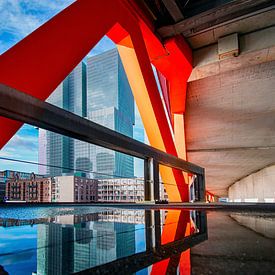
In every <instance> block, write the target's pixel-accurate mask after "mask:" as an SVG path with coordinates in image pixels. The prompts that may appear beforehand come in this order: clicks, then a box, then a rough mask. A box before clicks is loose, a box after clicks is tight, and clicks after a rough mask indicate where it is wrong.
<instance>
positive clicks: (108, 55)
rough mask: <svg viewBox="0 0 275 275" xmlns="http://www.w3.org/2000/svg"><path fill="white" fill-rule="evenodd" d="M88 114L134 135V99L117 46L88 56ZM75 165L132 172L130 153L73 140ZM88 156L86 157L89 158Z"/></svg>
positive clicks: (102, 171) (106, 174)
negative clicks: (125, 153)
mask: <svg viewBox="0 0 275 275" xmlns="http://www.w3.org/2000/svg"><path fill="white" fill-rule="evenodd" d="M87 117H88V119H89V120H92V121H94V122H96V123H98V124H101V125H103V126H105V127H108V128H110V129H112V130H115V131H118V132H120V133H122V134H124V135H126V136H129V137H133V125H134V122H135V115H134V99H133V95H132V91H131V88H130V85H129V83H128V80H127V77H126V74H125V71H124V68H123V65H122V62H121V60H120V57H119V54H118V51H117V49H113V50H110V51H108V52H105V53H103V54H100V55H97V56H93V57H90V58H88V61H87ZM74 151H75V165H76V168H77V169H81V170H87V169H89V170H90V168H91V167H92V170H93V171H96V172H98V174H95V175H94V176H95V177H97V178H104V177H105V178H106V177H110V176H112V175H118V176H122V177H133V176H134V160H133V157H131V156H127V155H124V154H121V153H117V152H114V151H111V150H108V149H105V148H101V147H98V146H95V145H89V144H85V143H83V142H80V141H76V142H75V149H74ZM88 160H89V161H88Z"/></svg>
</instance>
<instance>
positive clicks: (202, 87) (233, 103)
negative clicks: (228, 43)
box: [185, 20, 275, 196]
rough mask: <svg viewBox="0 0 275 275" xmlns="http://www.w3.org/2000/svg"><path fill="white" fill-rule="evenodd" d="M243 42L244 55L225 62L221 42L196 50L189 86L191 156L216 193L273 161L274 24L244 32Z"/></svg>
mask: <svg viewBox="0 0 275 275" xmlns="http://www.w3.org/2000/svg"><path fill="white" fill-rule="evenodd" d="M273 21H274V20H273ZM239 45H240V55H239V56H238V57H233V56H232V57H229V58H227V59H224V60H219V58H218V53H217V51H218V43H216V44H211V45H209V46H206V47H204V48H200V49H198V50H194V62H195V64H194V66H195V68H194V71H193V73H192V75H191V77H190V79H189V85H188V93H187V105H186V116H185V128H186V142H187V157H188V160H189V161H191V162H194V163H197V164H198V165H201V166H202V167H204V168H205V171H206V188H207V190H209V191H210V192H212V193H214V194H215V195H218V196H227V195H228V188H229V186H231V185H232V184H234V183H235V182H237V181H238V180H240V179H242V178H244V177H246V176H247V175H250V174H251V173H253V172H256V171H258V170H260V169H262V168H264V167H266V166H269V165H271V164H273V163H275V61H274V60H275V28H274V27H268V28H265V29H262V30H256V31H254V32H252V33H248V34H245V35H241V36H239ZM270 184H271V183H270Z"/></svg>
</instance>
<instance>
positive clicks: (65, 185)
mask: <svg viewBox="0 0 275 275" xmlns="http://www.w3.org/2000/svg"><path fill="white" fill-rule="evenodd" d="M96 201H98V180H96V179H88V178H85V177H77V176H74V175H70V176H60V177H54V181H53V182H52V202H96Z"/></svg>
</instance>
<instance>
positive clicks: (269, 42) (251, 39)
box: [188, 27, 275, 82]
mask: <svg viewBox="0 0 275 275" xmlns="http://www.w3.org/2000/svg"><path fill="white" fill-rule="evenodd" d="M239 41H240V55H239V56H237V57H230V58H227V59H224V60H219V54H218V44H214V45H211V46H208V47H205V48H202V49H200V50H196V51H194V64H193V65H194V69H193V71H192V73H191V75H190V77H189V80H188V81H189V82H191V81H195V80H199V79H202V78H205V77H209V76H214V75H218V74H220V73H225V72H229V71H232V70H236V69H241V68H245V67H248V66H251V65H257V64H262V63H265V62H269V61H273V60H275V27H269V28H266V29H263V30H259V31H256V32H253V33H249V34H245V35H241V36H240V38H239Z"/></svg>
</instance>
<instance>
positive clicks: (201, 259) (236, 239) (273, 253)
mask: <svg viewBox="0 0 275 275" xmlns="http://www.w3.org/2000/svg"><path fill="white" fill-rule="evenodd" d="M239 215H240V216H243V215H245V213H241V214H239ZM257 216H258V214H255V215H254V217H257ZM250 217H251V218H252V219H253V215H250ZM262 219H270V220H272V221H273V222H274V221H275V217H274V215H273V216H272V215H271V216H270V217H267V216H266V217H262ZM207 224H208V240H207V241H205V242H203V243H201V244H198V245H197V246H195V247H193V248H191V268H192V272H191V273H192V274H200V275H203V274H249V275H252V274H274V273H275V240H274V239H270V238H266V237H265V236H262V235H261V234H258V233H256V232H254V231H253V230H251V229H248V228H247V227H245V226H244V225H243V224H241V223H240V224H239V223H238V222H236V221H235V220H233V219H232V218H231V215H230V213H222V212H212V211H211V212H208V214H207ZM270 226H273V224H270ZM269 229H270V230H272V228H269Z"/></svg>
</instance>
